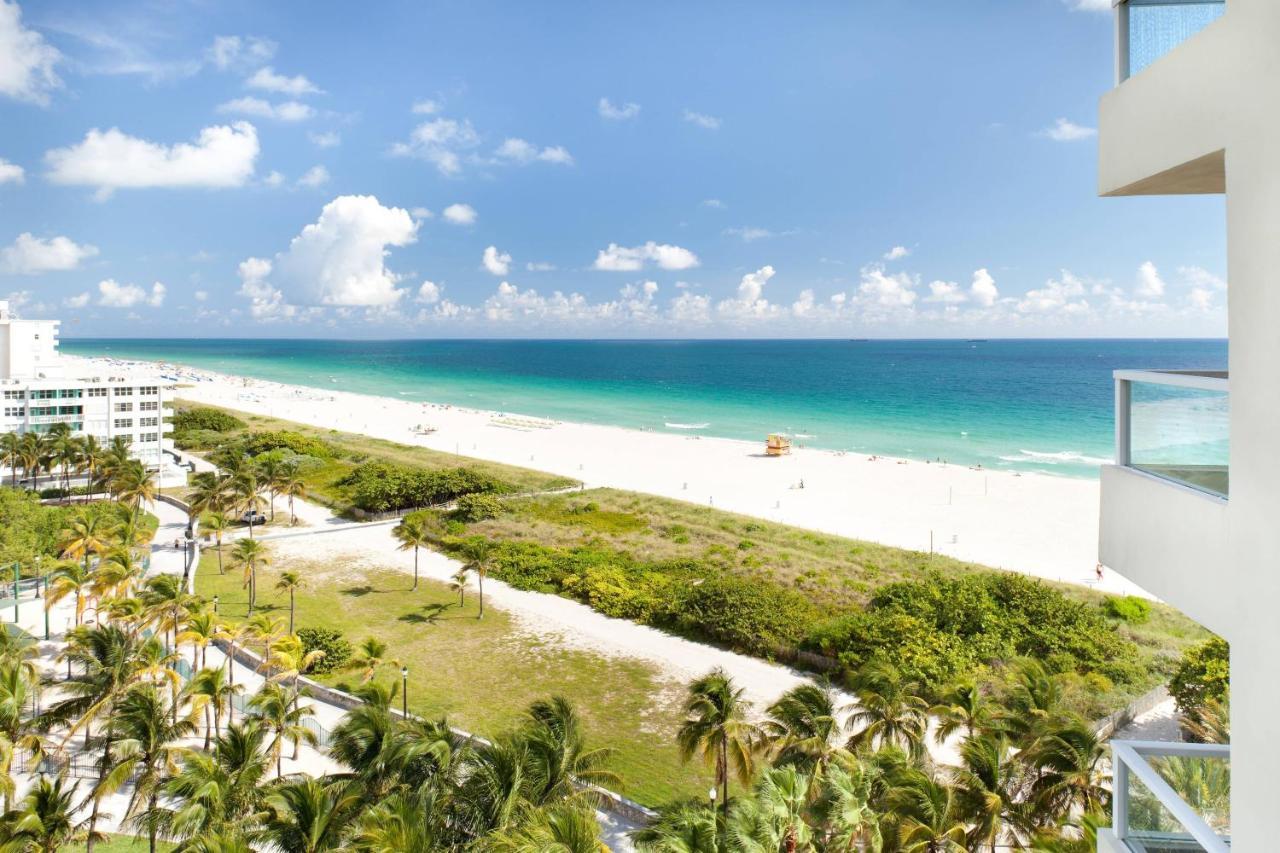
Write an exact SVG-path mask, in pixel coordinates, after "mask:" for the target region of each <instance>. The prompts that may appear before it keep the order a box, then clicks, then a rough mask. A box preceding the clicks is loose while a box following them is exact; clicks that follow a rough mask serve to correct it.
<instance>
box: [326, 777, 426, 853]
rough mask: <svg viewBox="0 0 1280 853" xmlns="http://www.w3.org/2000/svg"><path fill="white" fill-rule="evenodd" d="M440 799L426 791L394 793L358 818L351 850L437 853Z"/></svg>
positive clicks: (389, 852) (378, 852)
mask: <svg viewBox="0 0 1280 853" xmlns="http://www.w3.org/2000/svg"><path fill="white" fill-rule="evenodd" d="M443 800H444V798H443V797H437V796H436V793H435V791H434V790H432V789H431V788H429V787H424V788H420V789H417V790H410V791H397V792H395V793H394V794H392V795H391V796H389V797H386V798H383V799H381V800H379V801H377V803H376V805H374V806H373V807H372V808H370V809H368V810H366V811H365V812H364V813H363V814H362V815H360V818H359V821H358V824H357V826H356V827H355V829H354V831H353V832H352V834H351V839H350V846H351V849H353V850H359V851H362V853H427V851H433V850H439V849H441V848H442V847H444V846H445V845H443V844H441V843H440V839H439V837H440V835H442V834H443V827H442V824H443V823H444V817H445V816H444V814H443V812H444V811H445V809H444V807H443Z"/></svg>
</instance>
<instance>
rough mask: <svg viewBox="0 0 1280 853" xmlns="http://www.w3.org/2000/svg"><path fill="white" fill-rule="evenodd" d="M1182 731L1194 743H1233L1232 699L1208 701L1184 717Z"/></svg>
mask: <svg viewBox="0 0 1280 853" xmlns="http://www.w3.org/2000/svg"><path fill="white" fill-rule="evenodd" d="M1182 731H1183V733H1184V734H1185V735H1186V736H1187V740H1189V741H1191V742H1193V743H1231V701H1230V699H1227V698H1223V699H1206V700H1204V701H1203V702H1202V703H1201V704H1200V707H1198V708H1196V709H1195V710H1194V711H1191V712H1189V713H1187V714H1184V715H1183V718H1182Z"/></svg>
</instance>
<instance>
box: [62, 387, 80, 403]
mask: <svg viewBox="0 0 1280 853" xmlns="http://www.w3.org/2000/svg"><path fill="white" fill-rule="evenodd" d="M58 396H59V397H61V398H62V399H64V400H78V399H80V398H81V397H82V396H84V392H83V391H81V390H80V389H79V388H63V389H62V390H61V391H59V392H58Z"/></svg>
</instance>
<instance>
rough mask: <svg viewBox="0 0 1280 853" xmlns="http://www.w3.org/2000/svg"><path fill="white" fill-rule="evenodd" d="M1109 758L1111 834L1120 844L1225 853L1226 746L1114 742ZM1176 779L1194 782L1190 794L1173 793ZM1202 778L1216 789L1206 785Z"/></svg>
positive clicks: (1228, 769)
mask: <svg viewBox="0 0 1280 853" xmlns="http://www.w3.org/2000/svg"><path fill="white" fill-rule="evenodd" d="M1111 755H1112V799H1111V816H1112V823H1111V830H1110V831H1111V833H1113V834H1114V836H1115V838H1116V839H1117V840H1118V841H1120V842H1121V843H1123V844H1124V845H1125V846H1126V847H1127V848H1128V849H1130V850H1134V851H1139V853H1141V851H1165V850H1201V851H1204V853H1229V851H1230V849H1231V819H1230V809H1229V806H1228V805H1227V801H1228V800H1229V798H1230V772H1231V747H1230V746H1228V745H1224V744H1208V743H1165V742H1161V741H1120V740H1117V741H1112V742H1111ZM1149 759H1151V760H1149ZM1188 769H1190V771H1191V772H1187V771H1188ZM1174 771H1181V772H1174ZM1180 778H1194V779H1196V780H1197V781H1196V784H1195V786H1194V790H1184V791H1178V790H1176V789H1175V784H1181V783H1179V782H1178V781H1177V780H1178V779H1180ZM1206 778H1209V779H1213V780H1216V782H1217V783H1218V784H1216V786H1212V787H1211V786H1210V785H1206V784H1205V781H1204V780H1205V779H1206ZM1171 780H1173V781H1172V782H1171ZM1188 787H1190V786H1188ZM1188 799H1191V800H1195V801H1196V802H1195V803H1194V804H1193V803H1191V802H1188ZM1100 849H1101V848H1100Z"/></svg>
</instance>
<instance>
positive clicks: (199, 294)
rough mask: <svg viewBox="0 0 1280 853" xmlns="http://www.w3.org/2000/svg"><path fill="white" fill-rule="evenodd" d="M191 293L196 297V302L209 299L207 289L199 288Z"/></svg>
mask: <svg viewBox="0 0 1280 853" xmlns="http://www.w3.org/2000/svg"><path fill="white" fill-rule="evenodd" d="M191 295H192V296H194V297H195V298H196V302H207V301H208V299H209V291H207V290H197V291H196V292H195V293H193V294H191Z"/></svg>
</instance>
